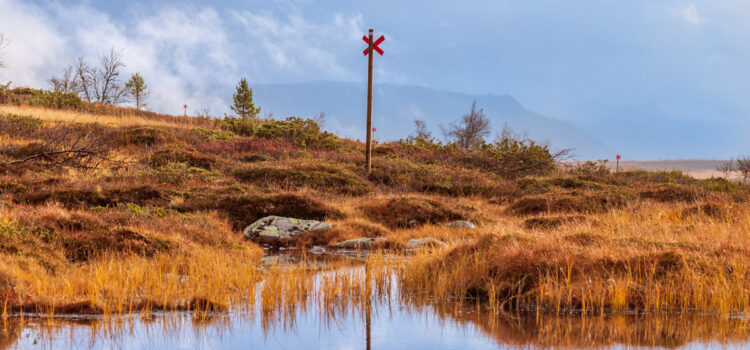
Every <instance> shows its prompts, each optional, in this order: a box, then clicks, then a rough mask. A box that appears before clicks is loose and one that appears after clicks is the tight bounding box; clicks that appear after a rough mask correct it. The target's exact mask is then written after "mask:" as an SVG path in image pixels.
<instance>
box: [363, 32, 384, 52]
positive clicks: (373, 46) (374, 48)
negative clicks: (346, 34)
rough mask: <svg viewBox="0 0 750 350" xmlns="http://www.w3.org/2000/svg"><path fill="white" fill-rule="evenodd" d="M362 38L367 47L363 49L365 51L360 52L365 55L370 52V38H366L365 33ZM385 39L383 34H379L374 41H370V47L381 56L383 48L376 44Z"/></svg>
mask: <svg viewBox="0 0 750 350" xmlns="http://www.w3.org/2000/svg"><path fill="white" fill-rule="evenodd" d="M362 40H364V41H365V44H367V45H368V47H367V48H366V49H365V51H362V53H363V54H364V55H365V56H367V54H369V53H370V47H369V45H370V39H368V38H367V35H363V36H362ZM384 41H385V36H383V35H381V36H380V37H379V38H378V40H375V42H374V43H372V49H373V50H375V52H377V53H379V54H380V56H383V50H382V49H381V48H380V47H379V46H378V45H380V44H382V43H383V42H384Z"/></svg>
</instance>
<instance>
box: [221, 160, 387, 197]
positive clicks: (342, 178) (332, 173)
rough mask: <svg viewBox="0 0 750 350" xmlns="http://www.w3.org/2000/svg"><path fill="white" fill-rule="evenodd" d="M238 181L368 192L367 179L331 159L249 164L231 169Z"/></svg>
mask: <svg viewBox="0 0 750 350" xmlns="http://www.w3.org/2000/svg"><path fill="white" fill-rule="evenodd" d="M235 177H236V178H237V179H239V180H240V181H243V182H246V183H252V184H255V185H259V186H266V187H274V186H280V187H282V188H284V189H290V190H294V189H297V188H299V187H307V188H311V189H315V190H319V191H322V192H332V193H340V194H349V195H364V194H368V193H371V192H372V190H373V189H372V187H371V185H370V183H368V182H366V181H364V180H363V179H362V178H360V177H359V176H357V175H356V174H355V173H354V172H352V171H351V170H349V169H347V168H345V167H344V166H341V165H337V164H334V163H323V164H307V163H302V164H291V166H274V165H266V164H259V165H249V166H246V167H244V168H241V169H239V170H237V171H236V172H235Z"/></svg>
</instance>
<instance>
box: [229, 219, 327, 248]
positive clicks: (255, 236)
mask: <svg viewBox="0 0 750 350" xmlns="http://www.w3.org/2000/svg"><path fill="white" fill-rule="evenodd" d="M331 227H333V226H331V224H329V223H327V222H322V221H316V220H302V219H294V218H285V217H282V216H266V217H264V218H262V219H260V220H258V221H256V222H254V223H252V224H251V225H249V226H248V227H245V230H244V231H242V235H243V236H244V237H245V238H247V239H249V240H252V241H254V242H263V243H276V242H279V241H282V240H287V239H293V238H295V237H298V236H300V235H302V234H305V233H307V232H325V231H328V230H330V229H331Z"/></svg>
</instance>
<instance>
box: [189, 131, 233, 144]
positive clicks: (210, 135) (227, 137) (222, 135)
mask: <svg viewBox="0 0 750 350" xmlns="http://www.w3.org/2000/svg"><path fill="white" fill-rule="evenodd" d="M192 131H193V133H194V134H196V135H198V136H200V137H202V138H203V139H205V140H209V141H231V140H232V139H234V133H231V132H228V131H221V130H214V129H204V128H193V129H192Z"/></svg>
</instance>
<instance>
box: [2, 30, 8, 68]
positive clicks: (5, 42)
mask: <svg viewBox="0 0 750 350" xmlns="http://www.w3.org/2000/svg"><path fill="white" fill-rule="evenodd" d="M7 46H8V40H6V39H5V37H4V36H3V35H2V34H0V55H1V54H2V52H3V51H2V50H4V49H5V48H6V47H7ZM0 68H5V62H4V61H3V60H2V56H0Z"/></svg>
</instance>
